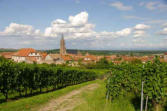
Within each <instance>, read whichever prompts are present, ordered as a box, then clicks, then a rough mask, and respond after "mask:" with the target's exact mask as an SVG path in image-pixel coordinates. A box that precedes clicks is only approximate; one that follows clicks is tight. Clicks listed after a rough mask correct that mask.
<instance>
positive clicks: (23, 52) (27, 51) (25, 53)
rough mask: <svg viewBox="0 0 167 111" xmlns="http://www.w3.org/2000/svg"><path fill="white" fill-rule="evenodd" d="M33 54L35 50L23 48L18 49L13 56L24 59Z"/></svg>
mask: <svg viewBox="0 0 167 111" xmlns="http://www.w3.org/2000/svg"><path fill="white" fill-rule="evenodd" d="M34 52H36V50H35V49H33V48H23V49H20V50H19V51H18V52H16V53H15V54H14V55H15V56H22V57H26V56H28V55H29V54H30V53H34Z"/></svg>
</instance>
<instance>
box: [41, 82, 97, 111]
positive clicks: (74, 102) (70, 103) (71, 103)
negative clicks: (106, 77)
mask: <svg viewBox="0 0 167 111" xmlns="http://www.w3.org/2000/svg"><path fill="white" fill-rule="evenodd" d="M98 86H99V85H98V84H97V83H93V84H89V85H86V86H84V87H82V88H80V89H76V90H73V91H71V92H69V93H68V94H66V95H64V96H61V97H59V98H57V99H52V100H51V101H49V102H48V104H46V105H44V106H43V107H41V108H40V109H39V111H70V110H73V108H75V107H76V106H78V105H79V104H82V103H83V102H84V101H83V99H81V98H80V94H81V93H84V92H85V93H87V92H91V91H93V90H95V89H96V88H98Z"/></svg>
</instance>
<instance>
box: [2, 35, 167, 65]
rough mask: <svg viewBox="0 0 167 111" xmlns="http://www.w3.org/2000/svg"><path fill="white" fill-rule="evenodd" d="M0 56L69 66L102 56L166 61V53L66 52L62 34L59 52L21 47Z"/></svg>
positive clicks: (127, 59) (108, 58)
mask: <svg viewBox="0 0 167 111" xmlns="http://www.w3.org/2000/svg"><path fill="white" fill-rule="evenodd" d="M0 56H3V57H4V58H6V59H11V60H13V61H15V62H26V63H34V62H35V63H37V64H43V63H46V64H65V63H69V65H71V66H77V65H78V63H79V62H81V63H83V64H88V63H96V62H97V61H99V60H100V59H102V58H105V59H106V60H108V61H112V62H113V63H114V64H119V63H121V62H131V61H134V60H140V61H141V62H142V63H146V62H147V61H152V60H153V59H154V58H155V56H159V57H160V60H161V61H162V62H167V53H164V54H159V55H149V56H129V55H119V56H118V55H107V56H103V55H92V54H89V53H88V52H87V53H86V54H84V55H83V54H82V53H81V52H80V51H78V52H77V53H76V54H72V53H67V51H66V47H65V40H64V36H63V35H62V37H61V41H60V53H55V54H47V53H46V52H40V51H37V50H35V49H33V48H22V49H20V50H18V51H17V52H2V53H0Z"/></svg>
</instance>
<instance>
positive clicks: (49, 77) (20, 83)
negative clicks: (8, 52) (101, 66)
mask: <svg viewBox="0 0 167 111" xmlns="http://www.w3.org/2000/svg"><path fill="white" fill-rule="evenodd" d="M96 77H97V75H96V73H95V72H93V71H88V70H81V69H74V68H72V69H70V68H62V67H57V66H54V65H48V64H35V63H34V64H27V63H15V62H13V61H11V60H7V59H4V58H2V57H0V93H1V95H4V97H5V99H6V100H7V99H8V98H9V95H10V94H12V95H13V94H15V95H13V96H19V97H20V96H23V95H24V96H28V95H32V94H34V93H36V92H38V93H42V92H44V91H48V90H55V89H60V88H63V87H66V86H70V85H75V84H79V83H82V82H86V81H90V80H94V79H95V78H96Z"/></svg>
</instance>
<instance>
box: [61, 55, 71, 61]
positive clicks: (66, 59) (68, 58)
mask: <svg viewBox="0 0 167 111" xmlns="http://www.w3.org/2000/svg"><path fill="white" fill-rule="evenodd" d="M61 58H62V59H63V60H64V61H70V60H72V58H71V57H70V56H68V55H63V56H61Z"/></svg>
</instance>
